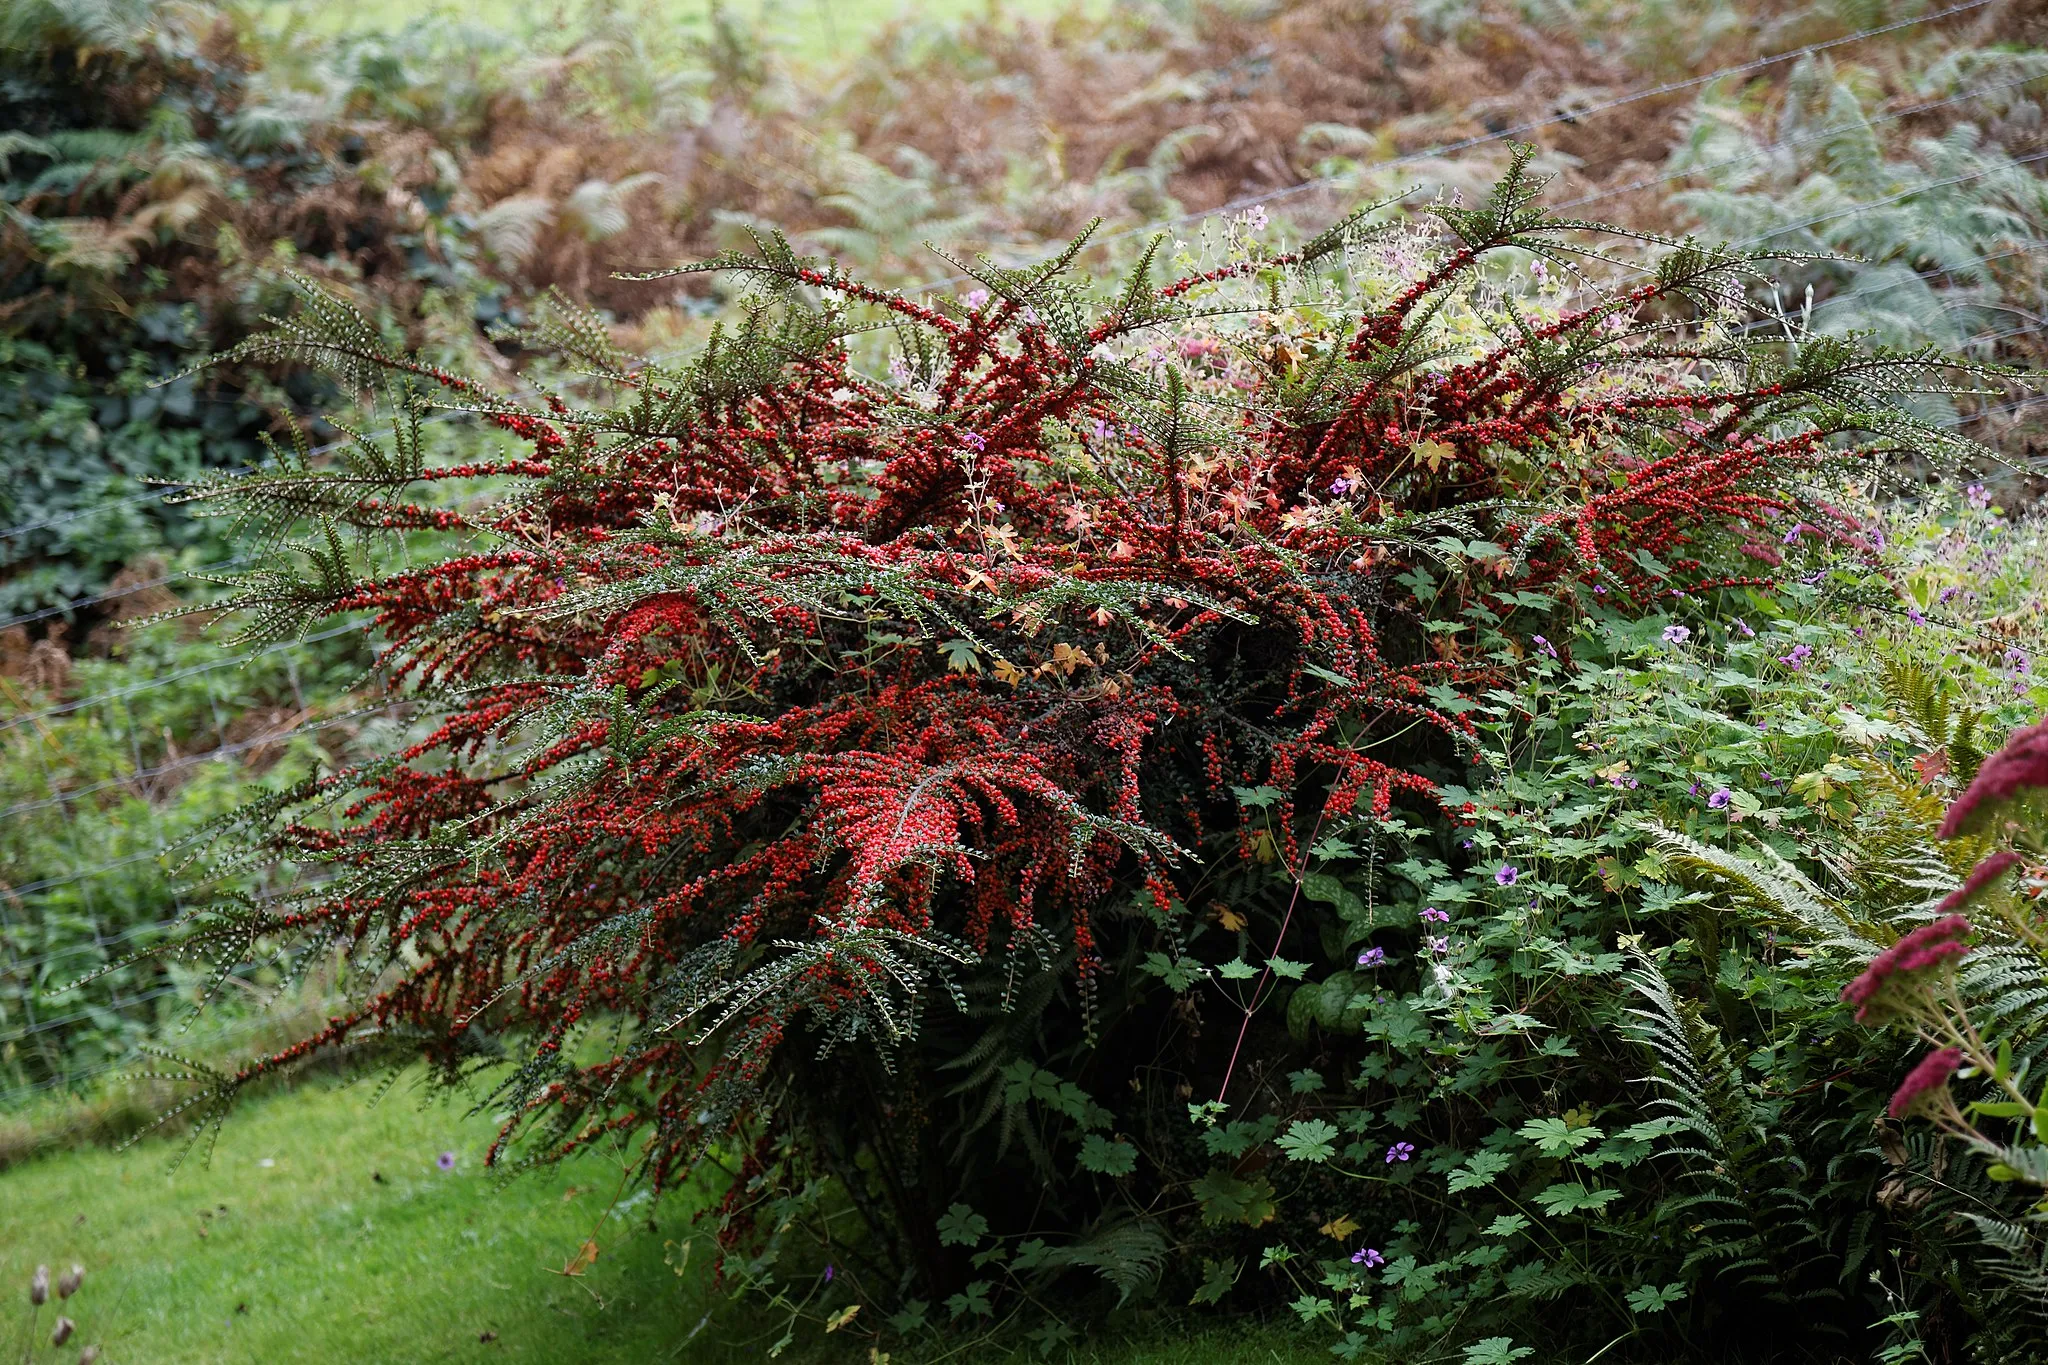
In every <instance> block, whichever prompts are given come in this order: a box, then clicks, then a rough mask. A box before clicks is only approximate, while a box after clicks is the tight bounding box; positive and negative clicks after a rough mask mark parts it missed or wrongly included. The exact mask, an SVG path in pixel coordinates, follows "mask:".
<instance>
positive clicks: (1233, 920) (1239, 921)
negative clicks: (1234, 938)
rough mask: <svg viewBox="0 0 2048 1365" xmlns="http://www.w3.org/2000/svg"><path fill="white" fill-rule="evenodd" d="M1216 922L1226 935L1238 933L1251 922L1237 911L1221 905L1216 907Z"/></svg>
mask: <svg viewBox="0 0 2048 1365" xmlns="http://www.w3.org/2000/svg"><path fill="white" fill-rule="evenodd" d="M1216 922H1217V923H1218V924H1220V925H1222V926H1223V928H1224V931H1225V932H1226V933H1232V934H1234V933H1236V932H1237V931H1238V930H1240V929H1242V928H1244V926H1245V925H1246V924H1248V923H1250V921H1249V920H1247V919H1245V917H1244V916H1243V915H1240V914H1238V913H1237V911H1235V910H1233V909H1231V908H1230V907H1229V906H1227V905H1219V906H1217V907H1216Z"/></svg>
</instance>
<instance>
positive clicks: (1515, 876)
mask: <svg viewBox="0 0 2048 1365" xmlns="http://www.w3.org/2000/svg"><path fill="white" fill-rule="evenodd" d="M1521 879H1522V869H1521V868H1519V867H1516V866H1515V865H1514V864H1513V863H1502V864H1501V865H1500V871H1498V872H1496V873H1494V874H1493V880H1494V881H1495V882H1496V883H1497V884H1499V885H1501V886H1513V885H1514V884H1515V883H1516V882H1518V881H1520V880H1521Z"/></svg>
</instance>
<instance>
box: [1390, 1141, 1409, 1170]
mask: <svg viewBox="0 0 2048 1365" xmlns="http://www.w3.org/2000/svg"><path fill="white" fill-rule="evenodd" d="M1414 1155H1415V1144H1414V1143H1412V1142H1397V1143H1395V1144H1394V1145H1393V1146H1391V1147H1389V1148H1387V1164H1388V1165H1389V1166H1391V1165H1393V1164H1394V1163H1395V1162H1397V1161H1406V1160H1407V1159H1408V1158H1409V1157H1411V1156H1414Z"/></svg>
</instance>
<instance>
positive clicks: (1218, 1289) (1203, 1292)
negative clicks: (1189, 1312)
mask: <svg viewBox="0 0 2048 1365" xmlns="http://www.w3.org/2000/svg"><path fill="white" fill-rule="evenodd" d="M1242 1264H1243V1263H1242V1262H1240V1261H1212V1260H1210V1259H1208V1258H1207V1257H1203V1258H1202V1283H1201V1286H1200V1287H1199V1288H1197V1289H1196V1290H1195V1296H1194V1297H1193V1298H1192V1299H1189V1300H1188V1303H1189V1304H1190V1305H1193V1304H1198V1303H1221V1302H1222V1301H1223V1296H1224V1295H1225V1294H1228V1293H1229V1292H1230V1289H1231V1286H1232V1285H1234V1284H1236V1283H1237V1276H1238V1268H1239V1267H1240V1266H1241V1265H1242Z"/></svg>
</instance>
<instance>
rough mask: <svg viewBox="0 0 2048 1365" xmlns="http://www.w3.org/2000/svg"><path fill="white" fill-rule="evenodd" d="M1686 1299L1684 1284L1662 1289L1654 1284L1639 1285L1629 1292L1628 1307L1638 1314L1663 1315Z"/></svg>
mask: <svg viewBox="0 0 2048 1365" xmlns="http://www.w3.org/2000/svg"><path fill="white" fill-rule="evenodd" d="M1684 1297H1685V1286H1684V1285H1682V1284H1676V1283H1673V1284H1667V1285H1665V1286H1664V1287H1663V1288H1662V1289H1659V1288H1658V1287H1657V1286H1656V1285H1654V1284H1646V1285H1639V1286H1638V1287H1636V1288H1634V1289H1631V1290H1629V1291H1628V1306H1629V1307H1630V1308H1631V1309H1633V1310H1634V1311H1636V1312H1638V1313H1661V1312H1663V1311H1664V1310H1665V1309H1667V1308H1669V1307H1670V1306H1671V1305H1672V1304H1674V1303H1677V1302H1678V1301H1679V1300H1680V1299H1682V1298H1684Z"/></svg>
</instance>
